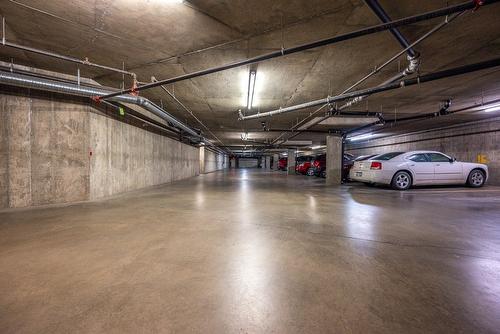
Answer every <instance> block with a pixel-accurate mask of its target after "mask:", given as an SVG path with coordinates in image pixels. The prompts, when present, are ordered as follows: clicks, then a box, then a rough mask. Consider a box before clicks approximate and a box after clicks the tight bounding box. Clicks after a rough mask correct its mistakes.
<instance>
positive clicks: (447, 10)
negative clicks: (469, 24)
mask: <svg viewBox="0 0 500 334" xmlns="http://www.w3.org/2000/svg"><path fill="white" fill-rule="evenodd" d="M499 1H500V0H482V1H481V2H480V4H481V5H490V4H493V3H496V2H499ZM477 6H478V1H477V0H473V1H467V2H464V3H461V4H458V5H454V6H448V7H444V8H441V9H437V10H434V11H430V12H427V13H423V14H418V15H414V16H409V17H405V18H402V19H398V20H394V21H391V22H388V23H381V24H378V25H375V26H371V27H368V28H363V29H359V30H356V31H352V32H348V33H345V34H342V35H337V36H334V37H330V38H325V39H322V40H319V41H315V42H312V43H307V44H302V45H299V46H295V47H291V48H287V49H285V48H282V49H281V50H279V51H275V52H271V53H267V54H264V55H261V56H257V57H253V58H249V59H245V60H241V61H237V62H234V63H230V64H226V65H222V66H218V67H212V68H209V69H205V70H201V71H197V72H193V73H188V74H184V75H180V76H177V77H174V78H170V79H165V80H160V81H157V82H153V83H149V84H146V85H143V86H139V87H132V88H129V89H124V90H121V91H118V92H115V93H111V94H106V95H102V96H99V99H109V98H111V97H114V96H118V95H122V94H129V93H134V92H138V91H142V90H146V89H150V88H153V87H158V86H161V85H168V84H172V83H175V82H179V81H183V80H188V79H193V78H196V77H200V76H204V75H207V74H212V73H217V72H221V71H225V70H228V69H232V68H236V67H241V66H244V65H250V64H254V63H259V62H262V61H265V60H269V59H274V58H278V57H283V56H286V55H290V54H293V53H297V52H303V51H306V50H310V49H315V48H318V47H322V46H326V45H332V44H335V43H339V42H342V41H346V40H350V39H353V38H358V37H361V36H366V35H370V34H374V33H377V32H381V31H385V30H389V29H392V28H397V27H401V26H405V25H408V24H412V23H417V22H421V21H426V20H430V19H433V18H437V17H441V16H446V15H450V14H453V13H457V12H462V11H465V10H468V9H474V8H477Z"/></svg>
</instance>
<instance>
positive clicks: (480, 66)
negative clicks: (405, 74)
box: [243, 58, 500, 120]
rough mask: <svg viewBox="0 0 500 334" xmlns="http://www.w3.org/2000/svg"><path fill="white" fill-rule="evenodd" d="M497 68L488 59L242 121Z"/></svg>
mask: <svg viewBox="0 0 500 334" xmlns="http://www.w3.org/2000/svg"><path fill="white" fill-rule="evenodd" d="M497 66H500V58H494V59H490V60H487V61H483V62H479V63H474V64H469V65H464V66H459V67H454V68H450V69H447V70H443V71H438V72H433V73H428V74H425V75H422V76H418V77H416V78H411V79H405V80H398V81H395V82H391V83H387V84H384V85H379V86H376V87H371V88H367V89H361V90H358V91H353V92H350V93H345V94H339V95H337V96H333V97H328V98H324V99H320V100H315V101H310V102H306V103H302V104H298V105H295V106H290V107H286V108H280V109H277V110H273V111H268V112H264V113H260V114H254V115H250V116H245V117H244V118H243V120H249V119H256V118H261V117H268V116H273V115H278V114H282V113H288V112H292V111H296V110H300V109H306V108H310V107H315V106H318V105H326V104H328V103H332V102H335V101H341V100H347V99H351V98H356V97H359V96H365V95H372V94H377V93H381V92H385V91H389V90H394V89H399V88H404V87H407V86H413V85H417V84H421V83H425V82H430V81H435V80H440V79H444V78H449V77H454V76H458V75H462V74H466V73H472V72H476V71H480V70H484V69H489V68H493V67H497Z"/></svg>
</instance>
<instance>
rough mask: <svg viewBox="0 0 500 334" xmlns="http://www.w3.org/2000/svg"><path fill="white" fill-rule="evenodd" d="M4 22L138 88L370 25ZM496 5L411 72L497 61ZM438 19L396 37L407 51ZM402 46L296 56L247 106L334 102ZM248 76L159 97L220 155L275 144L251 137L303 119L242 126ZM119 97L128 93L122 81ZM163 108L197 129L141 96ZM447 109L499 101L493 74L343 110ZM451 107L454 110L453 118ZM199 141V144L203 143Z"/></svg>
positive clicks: (129, 19) (194, 2) (236, 5)
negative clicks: (214, 141) (215, 144)
mask: <svg viewBox="0 0 500 334" xmlns="http://www.w3.org/2000/svg"><path fill="white" fill-rule="evenodd" d="M380 2H381V4H382V5H383V7H384V8H385V10H386V11H387V13H388V14H389V15H390V16H391V17H393V18H400V17H404V16H408V15H414V14H418V13H422V12H425V11H429V10H433V9H436V8H440V7H443V6H446V5H447V4H455V3H460V2H461V1H444V0H443V1H435V0H422V1H418V2H417V1H411V0H404V1H389V0H381V1H380ZM0 12H1V14H2V15H4V16H5V17H6V20H7V29H6V31H7V40H8V41H11V42H16V43H19V44H23V45H26V46H31V47H36V48H40V49H43V50H50V51H53V52H57V53H61V54H65V55H70V56H73V57H76V58H81V59H83V58H85V57H88V58H89V59H90V60H91V61H93V62H96V63H100V64H104V65H109V66H114V67H121V66H122V63H124V64H125V67H126V68H127V69H128V70H130V71H133V72H135V73H137V75H138V78H139V80H140V81H142V82H149V81H150V80H151V77H152V76H155V77H156V78H158V79H165V78H169V77H173V76H177V75H180V74H184V73H189V72H193V71H196V70H201V69H205V68H209V67H213V66H217V65H222V64H225V63H229V62H233V61H237V60H242V59H245V58H248V57H252V56H256V55H260V54H263V53H268V52H270V51H275V50H280V49H281V47H282V46H284V47H290V46H294V45H298V44H301V43H306V42H310V41H314V40H317V39H320V38H325V37H330V36H334V35H336V34H339V33H344V32H348V31H352V30H355V29H359V28H362V27H367V26H370V25H374V24H377V23H379V21H378V19H377V17H376V16H375V15H374V14H373V13H372V12H371V11H370V9H369V8H368V7H367V6H366V5H365V4H364V2H363V1H356V0H350V1H347V0H343V1H331V0H307V1H306V0H303V1H288V0H274V1H267V0H222V1H221V0H190V1H185V2H184V3H172V2H170V1H168V0H99V1H83V0H73V1H68V0H51V1H44V0H1V2H0ZM499 17H500V4H495V5H491V6H488V7H485V8H480V9H479V10H478V11H476V12H473V13H472V12H471V13H467V14H466V15H463V16H462V17H460V18H458V19H457V20H455V21H454V22H452V23H451V24H450V25H448V26H447V27H445V28H444V29H443V30H441V31H440V32H438V33H436V34H434V35H433V36H432V37H430V38H429V39H428V40H426V41H424V42H423V43H421V44H420V45H419V46H418V47H417V48H416V49H417V50H418V51H419V52H420V53H421V59H422V66H421V70H420V71H421V73H428V72H431V71H435V70H438V69H443V68H448V67H452V66H457V65H461V64H468V63H474V62H478V61H481V60H485V59H489V58H492V57H498V55H500V20H499V19H498V18H499ZM441 20H442V19H435V20H431V21H425V22H423V23H419V24H414V25H411V26H406V27H403V28H402V29H401V31H402V32H403V34H404V35H405V36H406V37H407V39H408V40H410V41H413V40H415V39H417V38H418V37H420V36H421V35H423V34H424V33H425V32H427V31H428V30H430V29H431V28H432V27H434V26H435V25H436V24H437V23H439V22H440V21H441ZM400 49H401V47H400V46H399V44H398V43H397V42H396V41H395V40H394V38H393V37H392V35H391V34H390V33H389V32H381V33H378V34H373V35H370V36H366V37H362V38H358V39H355V40H350V41H346V42H343V43H339V44H336V45H333V46H329V47H323V48H318V49H314V50H311V51H307V52H303V53H299V54H294V55H290V56H286V57H282V58H278V59H274V60H271V61H267V62H262V63H260V64H258V65H257V66H256V69H257V73H258V79H257V85H258V88H257V92H256V94H257V95H256V103H257V109H258V110H260V111H268V110H272V109H276V108H279V107H280V106H281V107H285V106H290V105H294V104H297V103H302V102H306V101H310V100H313V99H318V98H323V97H325V96H326V95H329V94H330V95H332V94H337V93H340V92H341V91H343V90H344V89H345V88H347V87H348V86H350V85H351V84H352V83H354V82H356V81H357V80H358V79H359V78H361V77H362V76H364V75H365V74H367V73H368V72H370V71H371V70H372V69H373V68H374V66H376V65H380V64H381V63H383V62H384V61H386V60H387V59H388V58H390V57H391V56H393V55H394V54H395V53H397V52H398V51H399V50H400ZM11 58H12V59H13V60H14V62H15V63H19V64H23V65H30V66H36V67H40V68H44V69H49V70H55V71H60V72H64V73H70V74H74V73H76V65H75V64H71V63H65V62H61V61H59V60H55V59H51V58H47V57H44V56H40V55H33V54H27V53H24V52H20V51H16V50H12V49H8V48H5V47H0V60H5V61H10V59H11ZM404 66H406V60H405V57H401V59H400V61H399V62H395V63H394V64H393V65H390V66H388V67H387V68H386V69H384V70H383V71H381V73H379V74H377V75H376V76H374V77H373V78H372V79H370V80H368V81H367V82H366V83H365V84H364V85H363V86H360V88H363V87H370V86H374V85H377V84H379V83H380V82H382V81H383V80H385V79H387V78H389V77H391V76H393V75H394V74H396V73H397V72H398V70H399V69H400V68H403V67H404ZM248 71H249V68H248V67H243V68H238V69H233V70H228V71H225V72H221V73H217V74H213V75H209V76H205V77H200V78H196V79H192V80H189V81H184V82H180V83H177V84H175V86H170V87H168V88H169V89H170V90H171V91H173V92H175V95H176V96H177V98H179V99H180V100H181V101H182V102H183V103H184V104H185V105H186V106H188V107H189V108H190V109H191V110H192V111H193V113H194V114H196V115H197V116H198V117H199V118H200V119H201V120H202V121H203V122H204V123H205V124H206V125H208V127H209V128H210V129H212V130H213V132H214V133H216V135H217V136H219V137H220V138H221V139H222V140H223V141H224V143H225V144H228V145H233V144H242V141H241V139H240V134H241V133H242V132H245V131H248V132H249V133H250V134H251V136H250V137H252V136H253V137H254V138H260V139H262V140H266V139H273V138H275V137H277V136H278V135H279V134H280V133H279V132H269V133H266V134H262V133H261V134H258V133H255V134H254V133H252V130H253V131H259V130H260V129H261V121H266V122H267V127H268V128H273V129H285V128H289V127H290V126H292V125H294V124H295V123H296V122H297V121H298V120H300V119H302V118H304V117H306V116H308V115H309V114H310V113H311V112H312V111H313V110H314V109H312V110H302V111H300V112H294V113H289V114H285V115H280V116H275V117H273V118H271V119H262V120H255V121H246V122H240V121H238V120H237V110H238V109H239V108H242V107H243V101H244V99H245V95H246V88H245V82H246V80H247V78H248ZM82 73H83V75H85V76H88V77H91V78H93V79H95V80H96V81H98V82H100V83H101V84H104V85H109V86H112V87H120V85H121V84H122V77H121V75H119V74H113V73H109V72H105V71H102V70H96V69H93V68H82ZM125 85H126V86H129V85H130V82H129V80H128V79H126V83H125ZM143 94H144V95H145V96H146V97H148V98H150V99H152V100H153V101H156V102H160V101H161V102H162V103H163V104H164V105H165V106H166V108H167V109H168V110H169V111H170V112H171V113H173V114H174V115H176V116H177V117H178V118H179V119H181V120H184V121H186V122H187V123H189V124H190V125H192V126H194V127H199V125H198V124H197V123H196V122H195V120H194V119H193V118H191V116H190V115H189V114H188V113H186V112H185V111H184V110H182V109H181V108H180V107H179V106H178V105H177V104H176V103H175V102H174V101H172V99H170V98H169V97H168V95H166V93H165V92H164V91H162V90H161V89H160V88H154V89H151V90H148V91H145V92H144V93H143ZM447 98H453V108H456V107H460V106H465V105H468V104H471V103H480V102H481V101H488V100H492V99H497V98H500V72H499V71H498V70H496V71H495V70H490V71H483V72H477V73H474V74H469V75H466V76H462V77H458V78H453V79H445V80H441V81H439V82H433V83H428V84H422V85H420V86H414V87H408V88H405V89H401V90H397V91H392V92H387V93H383V94H380V95H376V96H371V97H369V98H367V99H366V100H365V101H363V102H362V103H360V104H358V105H356V106H353V107H352V108H351V109H350V110H353V111H354V110H355V111H365V110H368V111H376V112H382V113H383V114H384V117H385V118H387V119H392V118H394V117H403V116H405V115H416V114H421V113H428V112H433V111H437V110H438V109H439V105H440V102H441V101H443V100H444V99H447ZM453 108H452V109H453ZM481 117H484V115H483V114H479V113H473V114H467V115H462V116H458V115H457V116H449V117H448V118H445V117H442V118H440V119H439V120H438V121H437V120H431V121H420V122H416V123H414V124H411V125H405V126H401V127H400V128H398V127H397V126H396V127H391V128H390V129H389V128H387V129H386V128H384V130H383V131H387V132H391V133H392V132H394V133H397V132H398V131H409V130H416V129H419V128H428V127H430V126H431V127H432V126H438V125H449V124H453V123H455V122H462V121H464V120H470V119H478V118H481ZM207 136H209V134H207ZM295 139H297V140H312V141H313V142H315V143H316V142H318V143H320V142H322V141H324V134H321V133H314V134H307V133H304V134H301V135H300V136H298V137H297V138H295Z"/></svg>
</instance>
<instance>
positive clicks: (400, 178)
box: [391, 171, 412, 190]
mask: <svg viewBox="0 0 500 334" xmlns="http://www.w3.org/2000/svg"><path fill="white" fill-rule="evenodd" d="M411 182H412V181H411V175H410V174H409V173H408V172H404V171H401V172H397V173H396V174H395V175H394V177H393V178H392V182H391V186H392V188H393V189H396V190H407V189H409V188H410V187H411Z"/></svg>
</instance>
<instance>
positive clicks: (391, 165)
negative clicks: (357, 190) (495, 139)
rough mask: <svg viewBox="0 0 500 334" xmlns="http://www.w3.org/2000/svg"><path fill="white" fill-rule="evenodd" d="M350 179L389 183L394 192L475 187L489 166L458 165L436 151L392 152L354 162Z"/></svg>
mask: <svg viewBox="0 0 500 334" xmlns="http://www.w3.org/2000/svg"><path fill="white" fill-rule="evenodd" d="M349 177H350V179H351V180H353V181H359V182H364V183H369V184H388V185H391V186H392V187H393V188H394V189H397V190H406V189H408V188H410V187H411V186H413V185H431V184H440V185H441V184H442V185H444V184H467V185H469V186H471V187H475V188H477V187H482V186H483V185H484V183H485V182H486V180H487V179H488V166H486V165H483V164H477V163H471V162H459V161H456V159H455V158H451V157H449V156H447V155H446V154H443V153H441V152H435V151H412V152H391V153H386V154H381V155H377V156H375V157H373V158H371V159H370V160H365V161H356V162H355V163H354V165H353V166H352V168H351V170H350V172H349Z"/></svg>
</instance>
